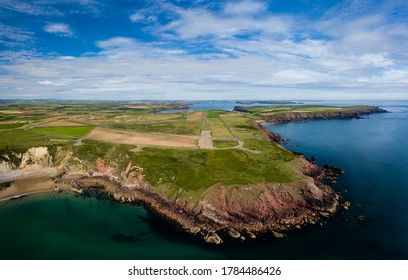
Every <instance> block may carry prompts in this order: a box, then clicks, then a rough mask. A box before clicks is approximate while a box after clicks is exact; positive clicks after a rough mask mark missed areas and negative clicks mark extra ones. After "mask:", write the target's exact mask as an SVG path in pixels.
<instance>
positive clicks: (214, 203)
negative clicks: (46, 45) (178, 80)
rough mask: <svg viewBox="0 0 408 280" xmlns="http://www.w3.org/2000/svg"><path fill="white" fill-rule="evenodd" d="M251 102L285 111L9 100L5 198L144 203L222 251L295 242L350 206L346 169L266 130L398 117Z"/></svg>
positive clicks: (0, 155)
mask: <svg viewBox="0 0 408 280" xmlns="http://www.w3.org/2000/svg"><path fill="white" fill-rule="evenodd" d="M240 102H243V103H241V104H255V103H260V104H270V105H272V104H274V106H249V107H247V106H245V107H241V106H237V107H235V108H234V111H222V110H202V111H183V112H174V113H166V114H162V113H160V112H162V111H167V110H177V109H188V105H189V103H180V102H171V101H162V102H153V101H149V102H147V101H138V102H130V101H129V102H127V101H109V102H91V101H86V102H85V101H83V102H82V101H54V100H53V101H44V102H37V101H30V102H29V101H21V100H19V101H8V102H6V103H4V102H1V104H0V132H1V140H0V200H7V199H11V198H13V199H16V198H19V197H21V196H24V195H28V194H30V193H34V192H42V191H54V192H56V193H59V192H73V193H74V194H75V195H78V196H84V195H85V196H95V197H97V198H99V199H114V200H116V201H118V202H120V203H135V204H142V205H145V207H146V208H147V209H149V210H150V211H152V212H154V213H156V214H157V215H160V216H161V217H163V218H165V219H166V220H167V221H169V222H171V223H173V224H174V225H175V226H177V227H178V228H180V229H182V230H183V231H186V232H188V233H190V234H192V235H197V236H200V237H202V238H203V239H204V240H205V241H206V242H208V243H215V244H220V243H222V242H223V240H224V239H225V238H233V239H241V240H246V239H255V238H257V235H258V234H264V233H266V234H270V235H273V236H275V237H283V236H284V235H285V234H287V232H289V231H291V230H294V229H301V228H303V227H305V226H306V225H308V224H316V223H321V224H322V225H323V224H324V222H325V220H326V219H328V218H329V217H330V216H331V215H333V213H335V212H336V211H339V210H340V209H343V210H347V208H348V205H349V204H348V202H347V201H343V200H342V199H341V196H340V195H339V194H338V193H336V192H335V191H334V190H333V189H332V188H331V187H330V186H329V185H328V182H329V181H331V182H334V181H335V177H336V176H337V175H340V174H341V172H339V171H338V170H336V169H335V168H332V167H326V168H321V167H319V166H317V165H315V164H314V163H313V162H310V161H308V160H306V159H305V158H304V157H303V156H302V155H298V154H296V153H293V152H291V151H288V150H286V149H284V148H283V147H282V146H280V145H279V141H280V138H279V136H277V135H275V134H273V133H271V132H269V131H268V130H266V129H264V127H263V124H265V123H270V122H291V121H304V120H314V119H344V118H360V117H362V116H364V115H368V114H372V113H384V112H386V111H385V110H382V109H380V108H378V107H372V106H350V107H347V106H346V107H337V106H310V105H295V106H294V104H298V103H297V102H295V103H292V102H289V103H287V101H240ZM280 102H285V103H284V104H282V103H280ZM281 104H282V106H276V105H281ZM283 105H284V106H283Z"/></svg>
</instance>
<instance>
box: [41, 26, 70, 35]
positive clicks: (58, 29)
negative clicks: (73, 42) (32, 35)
mask: <svg viewBox="0 0 408 280" xmlns="http://www.w3.org/2000/svg"><path fill="white" fill-rule="evenodd" d="M44 31H45V32H48V33H52V34H55V35H58V36H63V37H72V36H74V32H73V31H72V30H71V27H70V26H69V25H68V24H65V23H48V24H47V25H46V26H45V27H44Z"/></svg>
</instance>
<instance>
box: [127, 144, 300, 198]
mask: <svg viewBox="0 0 408 280" xmlns="http://www.w3.org/2000/svg"><path fill="white" fill-rule="evenodd" d="M293 158H294V156H293V155H292V154H290V153H289V152H287V151H285V150H283V149H279V148H277V147H276V145H273V144H271V145H270V147H269V149H268V152H267V153H263V154H253V153H250V152H247V151H242V150H237V149H233V150H197V149H194V150H192V149H190V150H187V149H166V148H145V149H143V150H142V152H139V153H136V154H135V155H134V156H133V162H134V163H135V164H137V165H140V166H142V167H143V168H144V171H145V174H146V179H147V180H148V181H149V182H150V183H151V184H153V185H154V186H157V185H159V183H164V184H168V185H170V186H174V187H175V190H177V189H179V188H182V189H183V190H185V191H201V190H204V189H205V188H208V187H210V186H211V185H213V184H215V183H223V184H226V185H240V184H255V183H265V182H282V183H283V182H292V181H295V180H296V179H299V178H297V177H296V176H294V174H293V172H292V171H291V170H290V169H289V168H288V163H289V162H290V161H291V160H292V159H293ZM173 178H174V180H173Z"/></svg>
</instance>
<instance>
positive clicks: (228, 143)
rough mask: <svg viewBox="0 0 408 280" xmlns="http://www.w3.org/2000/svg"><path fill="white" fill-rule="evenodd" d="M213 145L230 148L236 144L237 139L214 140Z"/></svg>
mask: <svg viewBox="0 0 408 280" xmlns="http://www.w3.org/2000/svg"><path fill="white" fill-rule="evenodd" d="M213 145H214V147H216V148H232V147H236V146H238V142H237V141H220V140H214V141H213Z"/></svg>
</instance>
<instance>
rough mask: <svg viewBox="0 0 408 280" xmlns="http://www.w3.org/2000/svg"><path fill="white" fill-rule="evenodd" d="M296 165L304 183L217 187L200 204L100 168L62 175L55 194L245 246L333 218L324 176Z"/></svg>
mask: <svg viewBox="0 0 408 280" xmlns="http://www.w3.org/2000/svg"><path fill="white" fill-rule="evenodd" d="M299 164H301V165H302V172H303V175H304V176H307V177H306V178H305V180H301V181H299V182H295V183H288V184H277V183H269V184H256V185H248V186H223V185H221V184H218V185H215V186H212V187H210V188H209V189H208V190H207V191H206V192H205V193H204V195H203V196H202V198H201V199H198V200H190V201H188V200H187V199H186V198H176V199H174V200H171V199H169V198H167V197H165V196H164V195H162V194H160V193H159V192H158V191H157V190H155V189H154V188H152V187H151V186H150V185H149V184H148V183H146V182H142V181H140V180H139V181H137V180H134V181H132V183H131V184H129V183H130V181H129V178H122V179H119V177H117V176H115V175H114V174H112V173H111V172H110V170H109V168H107V167H104V166H99V168H100V170H98V171H97V172H94V173H92V174H88V175H69V174H65V175H63V176H62V177H61V178H59V179H58V180H56V189H57V190H67V189H71V190H72V191H74V192H76V193H80V194H86V195H89V194H90V193H91V195H92V193H93V194H94V195H95V193H98V195H99V196H100V195H101V193H100V192H102V195H105V196H106V198H110V199H115V200H116V201H119V202H121V203H137V204H143V205H144V206H146V207H147V208H148V209H149V210H150V211H152V212H154V213H155V214H156V215H158V216H160V217H162V218H164V219H165V220H167V221H169V222H170V223H172V224H174V225H175V226H177V227H178V228H180V229H181V230H183V231H185V232H187V233H189V234H192V235H198V236H200V237H201V238H203V239H204V240H205V241H206V242H207V243H214V244H220V243H222V242H223V239H222V238H233V239H239V240H242V241H243V240H246V239H255V238H256V236H257V235H258V234H264V233H271V234H273V236H275V237H283V236H284V234H285V233H287V232H288V231H290V230H293V229H295V228H297V229H299V228H301V227H302V226H304V225H306V224H316V223H318V222H319V221H321V220H322V219H324V218H327V217H329V216H331V215H332V214H333V213H335V212H336V210H337V208H338V207H339V195H338V194H337V193H336V192H334V191H333V190H332V189H331V188H330V187H328V186H326V185H324V184H323V183H322V181H321V179H322V177H321V176H322V170H321V169H320V168H319V167H317V166H316V165H313V164H311V163H309V162H307V161H306V160H304V159H301V158H299ZM122 175H123V174H122ZM309 175H312V176H313V177H309ZM123 179H124V180H123ZM125 182H126V183H125ZM95 188H97V189H98V191H95ZM89 190H92V191H89Z"/></svg>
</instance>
